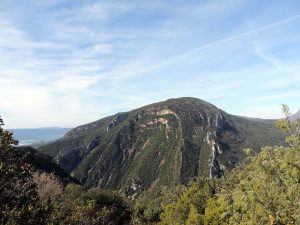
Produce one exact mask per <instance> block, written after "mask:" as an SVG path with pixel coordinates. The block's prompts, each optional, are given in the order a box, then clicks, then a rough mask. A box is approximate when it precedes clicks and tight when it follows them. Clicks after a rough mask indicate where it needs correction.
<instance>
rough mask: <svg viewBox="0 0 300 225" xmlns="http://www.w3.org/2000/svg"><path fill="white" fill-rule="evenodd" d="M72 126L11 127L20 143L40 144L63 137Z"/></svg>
mask: <svg viewBox="0 0 300 225" xmlns="http://www.w3.org/2000/svg"><path fill="white" fill-rule="evenodd" d="M70 129H71V128H57V127H53V128H52V127H51V128H30V129H10V131H12V132H13V136H14V139H16V140H18V141H19V145H37V144H38V145H40V144H43V143H47V142H50V141H54V140H57V139H59V138H62V137H63V136H64V135H65V134H66V133H67V132H68V131H69V130H70Z"/></svg>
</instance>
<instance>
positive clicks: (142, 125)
mask: <svg viewBox="0 0 300 225" xmlns="http://www.w3.org/2000/svg"><path fill="white" fill-rule="evenodd" d="M283 139H284V135H283V134H282V133H281V132H280V131H278V130H277V129H276V128H275V126H274V123H273V121H263V120H261V121H253V120H251V119H246V118H241V117H237V116H232V115H229V114H227V113H226V112H224V111H222V110H220V109H218V108H217V107H215V106H213V105H211V104H209V103H207V102H204V101H202V100H199V99H194V98H180V99H170V100H167V101H165V102H160V103H155V104H152V105H148V106H145V107H142V108H140V109H137V110H133V111H131V112H126V113H119V114H116V115H114V116H111V117H107V118H104V119H101V120H99V121H96V122H93V123H89V124H86V125H83V126H80V127H77V128H75V129H73V130H71V131H70V132H69V133H67V134H66V135H65V137H64V138H62V139H60V140H58V141H56V142H54V143H51V144H48V145H45V146H42V147H41V148H40V150H42V151H44V152H46V153H48V154H50V155H52V156H53V157H54V158H55V159H56V161H57V162H58V164H59V165H60V166H61V167H62V168H63V169H64V170H65V171H67V172H69V173H71V174H72V176H74V177H75V178H76V179H78V180H80V181H81V182H82V183H83V184H85V185H86V186H88V187H92V186H99V187H103V188H110V189H122V190H124V191H125V192H126V193H127V194H129V195H132V196H134V195H136V194H138V193H140V192H141V191H144V190H147V189H149V188H150V187H155V186H160V185H167V186H168V185H175V184H186V183H187V182H188V181H189V179H191V178H192V177H195V176H211V177H213V176H221V175H222V174H223V173H224V171H226V170H229V169H231V168H233V167H234V166H235V164H236V163H237V162H239V160H240V159H242V158H243V156H244V155H243V151H242V150H243V148H246V147H251V148H254V149H256V150H258V149H259V148H260V147H261V146H265V145H277V144H281V143H282V142H283ZM254 140H255V141H254Z"/></svg>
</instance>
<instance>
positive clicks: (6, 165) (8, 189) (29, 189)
mask: <svg viewBox="0 0 300 225" xmlns="http://www.w3.org/2000/svg"><path fill="white" fill-rule="evenodd" d="M3 125H4V123H3V120H2V118H0V202H1V204H0V223H1V224H21V225H22V224H43V221H44V217H43V210H42V209H41V207H40V203H39V198H38V195H37V192H36V186H35V184H34V182H33V181H32V179H31V178H32V176H31V172H32V168H31V166H30V164H28V163H26V160H25V159H24V157H22V156H21V155H20V154H18V152H17V151H16V150H15V148H14V145H16V144H17V141H15V140H14V139H13V136H12V133H11V132H8V131H4V130H3V128H2V126H3Z"/></svg>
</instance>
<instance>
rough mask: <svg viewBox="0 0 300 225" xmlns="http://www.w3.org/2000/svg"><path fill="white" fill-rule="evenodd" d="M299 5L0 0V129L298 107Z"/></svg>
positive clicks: (232, 0) (241, 0)
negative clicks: (130, 114)
mask: <svg viewBox="0 0 300 225" xmlns="http://www.w3.org/2000/svg"><path fill="white" fill-rule="evenodd" d="M299 62H300V2H299V0H285V1H282V0H272V1H261V0H216V1H214V0H210V1H201V0H198V1H196V0H159V1H158V0H151V1H141V0H136V1H135V0H130V1H126V0H120V1H119V0H107V1H104V0H103V1H92V0H76V1H74V0H0V85H1V87H0V115H1V117H2V118H3V119H4V121H5V123H6V128H29V127H30V128H36V127H51V126H60V127H75V126H78V125H81V124H85V123H88V122H92V121H95V120H98V119H100V118H103V117H105V116H108V115H112V114H115V113H117V112H123V111H128V110H132V109H135V108H137V107H141V106H144V105H147V104H150V103H153V102H158V101H163V100H166V99H169V98H176V97H183V96H190V97H196V98H200V99H203V100H205V101H208V102H210V103H212V104H214V105H216V106H217V107H219V108H221V109H223V110H225V111H226V112H228V113H230V114H235V115H242V116H249V117H258V118H269V119H271V118H272V119H275V118H280V117H281V109H280V104H282V103H284V104H287V105H289V107H290V108H291V110H292V112H295V111H297V110H298V109H299V108H300V101H299V99H300V63H299Z"/></svg>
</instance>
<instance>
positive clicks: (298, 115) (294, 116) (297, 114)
mask: <svg viewBox="0 0 300 225" xmlns="http://www.w3.org/2000/svg"><path fill="white" fill-rule="evenodd" d="M290 119H291V120H292V121H294V120H298V119H300V110H299V111H298V112H296V113H295V114H293V115H292V116H291V117H290Z"/></svg>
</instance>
